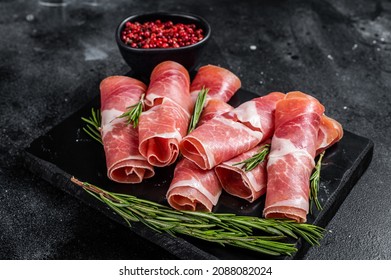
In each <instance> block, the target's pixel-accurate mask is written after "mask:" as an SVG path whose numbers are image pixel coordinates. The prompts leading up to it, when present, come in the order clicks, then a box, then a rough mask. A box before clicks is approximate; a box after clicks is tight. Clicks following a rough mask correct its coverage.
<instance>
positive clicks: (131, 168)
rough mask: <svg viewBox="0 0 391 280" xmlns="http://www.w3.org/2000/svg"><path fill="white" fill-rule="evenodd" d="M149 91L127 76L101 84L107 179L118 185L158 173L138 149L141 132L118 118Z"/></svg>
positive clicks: (138, 181)
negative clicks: (139, 133)
mask: <svg viewBox="0 0 391 280" xmlns="http://www.w3.org/2000/svg"><path fill="white" fill-rule="evenodd" d="M145 91H146V85H145V84H143V83H142V82H140V81H138V80H136V79H133V78H129V77H125V76H111V77H108V78H106V79H104V80H103V81H102V82H101V84H100V93H101V114H102V124H101V135H102V142H103V147H104V151H105V156H106V166H107V176H108V177H109V178H110V179H111V180H113V181H115V182H118V183H140V182H141V181H142V180H143V179H144V178H149V177H152V176H153V175H154V174H155V173H154V168H153V166H151V165H150V164H149V163H148V162H147V161H146V159H145V158H144V157H143V156H142V155H141V154H140V152H139V150H138V145H139V141H138V139H139V138H138V131H137V129H136V128H134V127H133V126H132V125H128V124H127V123H126V120H124V119H122V118H118V116H120V115H121V114H122V113H124V112H125V111H127V108H126V107H127V106H131V105H133V104H136V103H137V102H138V101H139V100H140V97H141V94H143V93H145Z"/></svg>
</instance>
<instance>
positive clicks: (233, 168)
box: [215, 115, 343, 202]
mask: <svg viewBox="0 0 391 280" xmlns="http://www.w3.org/2000/svg"><path fill="white" fill-rule="evenodd" d="M342 136H343V130H342V126H341V124H339V123H338V122H337V121H336V120H334V119H332V118H329V117H327V116H326V115H323V116H322V118H321V122H320V126H319V131H318V139H317V150H316V154H317V155H318V154H320V153H322V152H323V151H324V150H326V149H327V148H329V147H331V146H332V145H334V144H335V143H336V142H338V141H339V140H341V138H342ZM267 143H270V141H268V142H265V143H261V144H259V145H258V146H256V147H255V148H253V149H252V150H250V151H248V152H245V153H243V154H241V155H239V156H237V157H235V158H233V159H231V160H228V161H226V162H223V163H221V164H219V165H218V166H216V167H215V171H216V174H217V176H218V178H219V180H220V183H221V185H222V187H223V189H224V190H225V191H226V192H227V193H229V194H231V195H233V196H237V197H239V198H242V199H245V200H247V201H249V202H254V201H255V200H257V199H258V198H259V197H261V196H262V195H263V194H264V193H265V192H266V185H267V171H266V165H267V158H266V159H265V160H264V161H263V162H261V163H260V164H259V165H257V167H255V168H254V169H253V170H250V171H247V172H246V171H245V170H244V169H243V168H242V165H236V163H238V162H242V161H244V160H246V159H248V158H251V157H252V156H253V155H255V154H257V153H258V151H259V149H260V148H261V147H262V146H263V145H264V144H267Z"/></svg>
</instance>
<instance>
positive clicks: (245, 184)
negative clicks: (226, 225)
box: [215, 139, 270, 202]
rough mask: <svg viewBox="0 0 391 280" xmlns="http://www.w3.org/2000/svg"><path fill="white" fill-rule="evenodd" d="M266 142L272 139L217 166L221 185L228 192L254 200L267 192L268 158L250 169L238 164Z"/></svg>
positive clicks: (257, 150) (268, 141)
mask: <svg viewBox="0 0 391 280" xmlns="http://www.w3.org/2000/svg"><path fill="white" fill-rule="evenodd" d="M266 144H270V139H268V140H266V141H264V142H262V143H260V144H258V145H257V146H255V147H254V148H252V149H251V150H249V151H246V152H244V153H242V154H240V155H238V156H236V157H234V158H232V159H230V160H228V161H225V162H223V163H221V164H219V165H217V166H216V167H215V172H216V175H217V177H218V178H219V181H220V183H221V186H222V188H223V189H224V190H225V191H226V192H227V193H229V194H231V195H233V196H237V197H240V198H242V199H245V200H247V201H249V202H254V201H255V200H257V199H258V198H259V197H261V196H262V195H263V194H264V193H265V192H266V184H267V173H266V164H267V160H266V159H265V160H264V161H262V162H261V163H259V164H258V165H257V166H256V167H255V168H254V169H252V170H249V171H246V170H245V169H243V164H239V165H238V163H240V162H242V161H244V160H247V159H249V158H251V157H252V156H254V155H255V154H257V153H258V152H259V150H260V149H261V148H262V147H263V146H264V145H266Z"/></svg>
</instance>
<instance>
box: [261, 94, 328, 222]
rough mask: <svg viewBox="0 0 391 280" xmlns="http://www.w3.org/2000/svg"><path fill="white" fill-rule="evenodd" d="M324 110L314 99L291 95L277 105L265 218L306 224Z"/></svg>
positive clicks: (305, 95)
mask: <svg viewBox="0 0 391 280" xmlns="http://www.w3.org/2000/svg"><path fill="white" fill-rule="evenodd" d="M323 112H324V107H323V106H322V105H321V104H320V103H319V101H318V100H316V99H315V98H314V97H312V96H310V95H307V94H305V93H302V92H297V91H296V92H289V93H287V94H286V97H285V98H284V99H283V100H281V101H280V102H278V103H277V107H276V111H275V127H276V128H275V132H274V136H273V138H272V143H271V151H270V154H269V159H268V163H267V175H268V179H267V191H266V201H265V208H264V212H263V214H264V216H265V217H266V218H288V219H293V220H296V221H297V222H301V223H303V222H306V220H307V213H308V210H309V199H308V198H309V192H310V186H309V184H310V180H309V179H310V176H311V173H312V170H313V168H314V166H315V162H314V158H315V155H316V150H317V138H318V137H317V135H318V131H319V126H320V123H321V118H322V115H323Z"/></svg>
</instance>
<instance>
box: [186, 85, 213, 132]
mask: <svg viewBox="0 0 391 280" xmlns="http://www.w3.org/2000/svg"><path fill="white" fill-rule="evenodd" d="M208 92H209V88H205V87H202V89H201V90H200V92H199V93H198V96H197V100H196V103H195V105H194V110H193V115H192V116H191V120H190V124H189V128H188V130H187V134H189V133H190V132H192V131H193V130H194V129H195V128H196V127H197V124H198V121H199V120H200V116H201V114H202V110H203V109H204V105H205V101H206V96H207V95H208Z"/></svg>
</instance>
